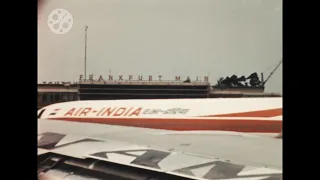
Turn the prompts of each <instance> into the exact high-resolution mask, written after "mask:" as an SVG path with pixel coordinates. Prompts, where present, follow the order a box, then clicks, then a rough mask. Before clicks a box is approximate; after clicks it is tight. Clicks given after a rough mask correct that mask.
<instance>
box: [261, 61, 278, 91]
mask: <svg viewBox="0 0 320 180" xmlns="http://www.w3.org/2000/svg"><path fill="white" fill-rule="evenodd" d="M282 60H283V59H281V61H280V62H279V63H278V64H277V66H276V67H275V68H274V69H273V70H272V71H271V73H270V75H269V76H268V77H267V79H266V80H265V81H263V82H262V85H263V86H264V85H265V84H266V83H267V81H268V80H269V79H270V78H271V76H272V75H273V73H274V72H275V71H276V70H277V69H278V68H279V66H280V64H281V63H282Z"/></svg>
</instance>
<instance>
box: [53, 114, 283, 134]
mask: <svg viewBox="0 0 320 180" xmlns="http://www.w3.org/2000/svg"><path fill="white" fill-rule="evenodd" d="M48 119H50V120H64V121H73V122H86V123H97V124H109V125H121V126H132V127H144V128H153V129H166V130H178V131H185V130H216V131H237V132H252V133H253V132H255V133H279V132H281V131H282V121H277V120H242V119H241V120H240V119H237V120H235V119H223V120H222V119H169V118H72V117H68V118H67V117H63V118H62V117H61V118H48Z"/></svg>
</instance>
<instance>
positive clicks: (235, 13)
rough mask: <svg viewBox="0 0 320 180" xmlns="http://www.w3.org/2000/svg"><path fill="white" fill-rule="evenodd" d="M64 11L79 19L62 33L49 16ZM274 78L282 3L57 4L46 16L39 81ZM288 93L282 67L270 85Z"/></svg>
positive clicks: (164, 0) (42, 17) (108, 0)
mask: <svg viewBox="0 0 320 180" xmlns="http://www.w3.org/2000/svg"><path fill="white" fill-rule="evenodd" d="M56 8H63V9H66V10H67V11H69V12H70V13H71V14H72V16H73V26H72V29H71V30H70V31H69V32H68V33H66V34H63V35H58V34H55V33H53V32H51V31H50V29H49V27H48V25H47V18H48V16H49V14H50V13H51V11H52V10H54V9H56ZM85 25H88V26H89V28H88V43H87V45H88V49H87V74H90V73H93V74H94V75H97V76H98V75H100V74H101V75H104V76H105V77H107V76H108V74H109V71H110V70H111V74H113V75H119V74H123V75H125V76H127V75H134V76H138V75H140V74H142V75H143V76H144V77H146V78H147V76H148V75H153V76H154V77H155V76H158V75H162V79H163V80H173V79H174V77H175V76H176V75H180V76H181V77H186V76H188V75H189V76H190V78H191V80H194V79H195V77H196V76H201V77H203V76H206V75H209V81H210V82H211V83H212V84H214V83H216V81H217V79H218V78H219V77H220V76H224V77H225V76H231V75H233V74H236V75H238V76H242V75H245V76H248V75H250V74H251V73H252V72H258V73H259V74H260V73H261V72H264V73H265V77H267V76H268V75H269V74H270V72H271V71H272V69H273V68H274V67H275V65H276V64H277V63H278V62H279V61H280V60H281V58H282V1H281V0H51V1H47V3H46V4H45V5H44V6H43V8H42V9H41V10H40V12H39V24H38V81H41V82H42V81H77V80H78V78H79V75H80V74H84V44H85V43H84V26H85ZM266 91H267V92H277V93H281V92H282V66H280V67H279V69H278V70H277V71H276V72H275V73H274V75H273V76H272V77H271V79H270V80H269V81H268V83H267V89H266Z"/></svg>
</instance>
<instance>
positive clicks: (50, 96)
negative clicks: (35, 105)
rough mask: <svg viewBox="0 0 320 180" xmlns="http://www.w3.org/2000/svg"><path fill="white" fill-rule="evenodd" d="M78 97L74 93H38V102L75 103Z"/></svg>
mask: <svg viewBox="0 0 320 180" xmlns="http://www.w3.org/2000/svg"><path fill="white" fill-rule="evenodd" d="M76 100H78V95H77V94H76V93H60V92H59V93H38V102H42V103H50V102H63V101H76Z"/></svg>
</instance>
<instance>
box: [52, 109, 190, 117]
mask: <svg viewBox="0 0 320 180" xmlns="http://www.w3.org/2000/svg"><path fill="white" fill-rule="evenodd" d="M188 112H189V109H181V108H170V109H143V108H142V107H104V108H100V109H95V108H92V107H86V108H71V109H69V110H68V111H67V112H66V113H64V114H63V116H64V117H82V116H95V117H104V116H114V117H118V116H122V117H123V116H125V117H136V116H140V115H141V114H146V115H159V114H186V113H188ZM50 115H55V114H52V113H51V114H50Z"/></svg>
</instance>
